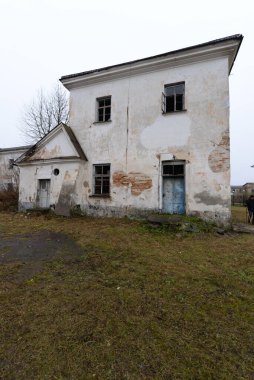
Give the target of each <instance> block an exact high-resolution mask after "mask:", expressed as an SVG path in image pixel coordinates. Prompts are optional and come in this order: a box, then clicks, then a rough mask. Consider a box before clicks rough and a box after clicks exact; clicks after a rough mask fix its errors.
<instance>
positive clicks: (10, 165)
mask: <svg viewBox="0 0 254 380" xmlns="http://www.w3.org/2000/svg"><path fill="white" fill-rule="evenodd" d="M13 166H14V159H13V158H10V159H9V165H8V169H9V170H10V169H13Z"/></svg>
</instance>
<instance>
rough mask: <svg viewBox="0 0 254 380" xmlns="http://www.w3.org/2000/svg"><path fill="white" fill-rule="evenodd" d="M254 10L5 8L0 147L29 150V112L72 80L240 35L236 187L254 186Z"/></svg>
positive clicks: (192, 4) (2, 4) (189, 5)
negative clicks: (44, 93) (24, 122)
mask: <svg viewBox="0 0 254 380" xmlns="http://www.w3.org/2000/svg"><path fill="white" fill-rule="evenodd" d="M253 15H254V2H252V1H251V0H244V1H242V2H239V0H237V1H236V0H213V1H212V2H211V1H204V0H203V1H201V0H192V1H190V0H182V1H172V0H171V1H170V0H154V1H150V0H128V1H125V0H107V1H106V0H0V36H1V39H0V52H1V59H0V68H1V91H0V115H1V128H0V147H1V148H4V147H10V146H17V145H22V144H24V138H23V137H22V136H21V135H20V131H19V125H20V120H21V117H22V109H23V106H24V104H26V103H29V102H30V101H31V100H32V99H33V98H34V96H35V95H36V92H37V91H38V89H40V88H45V89H46V90H47V89H50V88H51V87H52V85H53V84H54V83H55V82H56V81H57V80H58V78H59V77H60V76H62V75H65V74H71V73H75V72H79V71H84V70H89V69H94V68H98V67H103V66H107V65H112V64H117V63H121V62H125V61H129V60H133V59H138V58H144V57H147V56H151V55H155V54H160V53H164V52H167V51H171V50H174V49H180V48H183V47H186V46H190V45H195V44H198V43H202V42H206V41H209V40H213V39H216V38H220V37H225V36H228V35H232V34H236V33H241V34H243V35H244V40H243V43H242V46H241V49H240V52H239V54H238V57H237V59H236V62H235V66H234V68H233V71H232V73H231V76H230V101H231V183H232V184H243V183H245V182H254V168H250V166H251V165H252V164H254V128H253V120H252V116H251V113H250V111H251V110H253V108H254V104H253V101H254V96H253V88H254V75H253V58H254V23H253Z"/></svg>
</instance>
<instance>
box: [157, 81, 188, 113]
mask: <svg viewBox="0 0 254 380" xmlns="http://www.w3.org/2000/svg"><path fill="white" fill-rule="evenodd" d="M184 90H185V84H184V83H176V84H167V85H165V86H164V92H163V93H162V113H169V112H177V111H183V110H184Z"/></svg>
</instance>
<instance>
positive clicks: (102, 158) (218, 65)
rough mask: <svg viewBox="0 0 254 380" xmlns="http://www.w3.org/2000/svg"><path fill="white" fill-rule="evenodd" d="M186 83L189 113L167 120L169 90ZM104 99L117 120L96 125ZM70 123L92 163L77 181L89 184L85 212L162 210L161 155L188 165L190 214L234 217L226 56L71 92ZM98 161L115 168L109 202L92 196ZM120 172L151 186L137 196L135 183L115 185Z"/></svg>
mask: <svg viewBox="0 0 254 380" xmlns="http://www.w3.org/2000/svg"><path fill="white" fill-rule="evenodd" d="M182 81H184V82H185V108H186V111H183V112H179V113H174V114H172V113H171V114H166V115H162V112H161V93H162V92H163V90H164V85H165V84H171V83H175V82H182ZM107 95H111V102H112V109H111V119H112V121H111V122H108V123H94V122H95V121H96V98H98V97H102V96H107ZM69 125H70V126H71V128H72V129H73V131H74V133H75V135H76V136H77V138H78V141H79V143H80V145H81V146H82V148H83V150H84V152H85V154H86V156H87V158H88V163H87V170H86V171H83V172H82V173H81V177H82V178H80V179H79V181H80V183H84V182H85V186H81V188H80V193H79V196H78V197H79V202H80V203H81V204H82V205H84V207H86V206H87V205H90V207H91V209H92V206H93V205H94V206H98V207H104V206H105V207H111V208H115V209H123V210H128V209H130V208H132V207H134V208H138V209H155V210H159V209H160V208H161V175H160V160H161V157H163V156H161V154H169V155H174V156H175V157H176V159H179V160H185V161H186V211H187V213H188V214H191V213H193V214H195V213H202V214H203V215H207V216H208V217H215V218H216V217H218V218H224V219H227V218H228V217H229V216H230V212H229V203H230V174H229V150H228V146H227V143H225V141H226V138H225V134H227V133H228V130H229V90H228V59H227V58H226V57H225V58H218V59H214V60H210V61H206V62H199V63H193V64H189V65H185V66H181V67H176V68H169V69H168V70H161V71H157V72H150V73H146V74H140V75H135V76H130V77H129V78H123V79H116V80H112V81H108V82H101V83H98V84H93V85H88V86H84V87H81V88H76V89H72V90H71V91H70V123H69ZM223 136H224V140H223ZM221 141H222V142H223V143H221ZM209 157H210V158H209ZM221 157H222V158H221ZM100 163H110V164H111V199H103V198H102V199H93V198H92V197H89V195H91V194H92V191H93V182H92V165H93V164H100ZM119 171H123V172H124V173H130V172H138V173H141V174H144V175H146V176H149V177H150V178H151V179H152V187H151V188H150V189H146V190H144V191H143V192H142V193H141V194H140V195H132V194H131V186H129V187H127V186H121V187H117V186H115V185H114V184H113V176H114V173H116V172H119Z"/></svg>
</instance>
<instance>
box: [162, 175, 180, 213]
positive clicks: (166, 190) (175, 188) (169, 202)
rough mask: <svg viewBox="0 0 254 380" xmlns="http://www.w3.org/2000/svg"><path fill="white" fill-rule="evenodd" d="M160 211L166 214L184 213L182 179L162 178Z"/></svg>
mask: <svg viewBox="0 0 254 380" xmlns="http://www.w3.org/2000/svg"><path fill="white" fill-rule="evenodd" d="M162 211H163V212H165V213H168V214H184V213H185V189H184V177H168V178H167V177H164V178H163V205H162Z"/></svg>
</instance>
